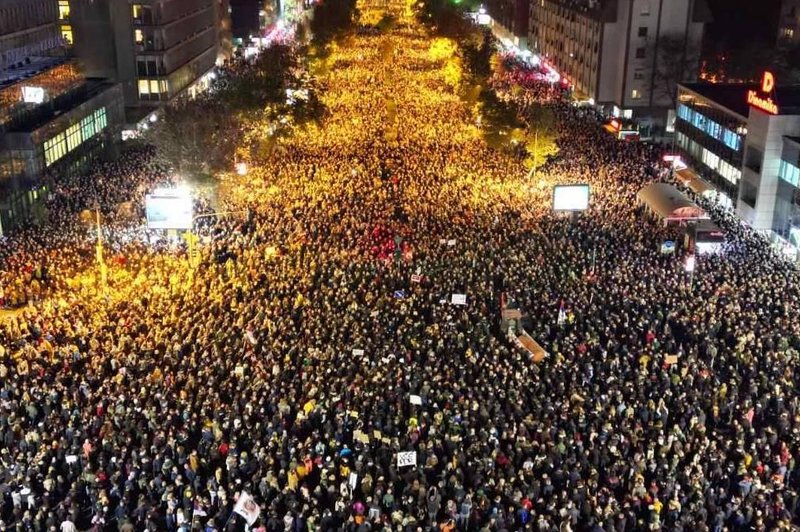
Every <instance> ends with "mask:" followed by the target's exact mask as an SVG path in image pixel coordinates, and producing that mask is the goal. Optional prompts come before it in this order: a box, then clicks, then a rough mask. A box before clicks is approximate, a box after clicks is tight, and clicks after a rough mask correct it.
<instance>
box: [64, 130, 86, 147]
mask: <svg viewBox="0 0 800 532" xmlns="http://www.w3.org/2000/svg"><path fill="white" fill-rule="evenodd" d="M82 141H83V139H82V138H81V125H80V124H75V125H74V126H70V128H69V129H67V151H72V150H74V149H75V148H77V147H78V146H80V144H81V142H82Z"/></svg>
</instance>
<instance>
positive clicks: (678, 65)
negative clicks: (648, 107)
mask: <svg viewBox="0 0 800 532" xmlns="http://www.w3.org/2000/svg"><path fill="white" fill-rule="evenodd" d="M652 48H653V49H652V52H651V53H652V54H653V55H654V56H655V57H654V58H653V71H652V72H651V74H652V83H653V95H652V98H653V103H654V104H655V105H658V102H660V101H662V100H667V99H668V100H669V101H670V102H671V103H672V107H675V105H676V104H677V98H678V94H677V85H678V83H681V82H683V81H690V80H694V79H696V78H697V71H698V68H699V64H700V51H699V49H698V48H696V47H694V46H692V43H691V42H690V41H689V40H688V39H687V38H685V37H684V36H683V35H681V34H665V35H661V36H659V37H658V39H657V40H656V41H655V42H654V43H653V47H652Z"/></svg>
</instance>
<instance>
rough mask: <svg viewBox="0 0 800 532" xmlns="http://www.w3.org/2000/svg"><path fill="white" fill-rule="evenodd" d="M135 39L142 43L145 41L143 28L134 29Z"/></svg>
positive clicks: (137, 42)
mask: <svg viewBox="0 0 800 532" xmlns="http://www.w3.org/2000/svg"><path fill="white" fill-rule="evenodd" d="M133 40H134V41H136V44H142V43H143V42H144V34H143V33H142V30H140V29H139V28H136V29H135V30H133Z"/></svg>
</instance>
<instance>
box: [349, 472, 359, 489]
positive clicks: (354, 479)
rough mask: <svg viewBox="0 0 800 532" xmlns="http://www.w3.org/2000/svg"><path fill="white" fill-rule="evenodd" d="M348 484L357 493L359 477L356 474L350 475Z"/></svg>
mask: <svg viewBox="0 0 800 532" xmlns="http://www.w3.org/2000/svg"><path fill="white" fill-rule="evenodd" d="M347 484H348V485H349V486H350V489H351V490H353V491H355V490H356V486H357V485H358V475H357V474H356V473H350V478H349V479H348V481H347Z"/></svg>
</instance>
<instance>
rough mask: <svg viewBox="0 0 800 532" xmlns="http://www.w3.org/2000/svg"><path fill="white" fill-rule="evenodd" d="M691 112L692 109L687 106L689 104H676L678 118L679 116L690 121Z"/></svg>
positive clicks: (692, 112)
mask: <svg viewBox="0 0 800 532" xmlns="http://www.w3.org/2000/svg"><path fill="white" fill-rule="evenodd" d="M693 114H694V111H692V109H691V108H689V106H687V105H684V104H682V103H679V104H678V118H680V119H681V120H685V121H686V122H691V121H692V115H693Z"/></svg>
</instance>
